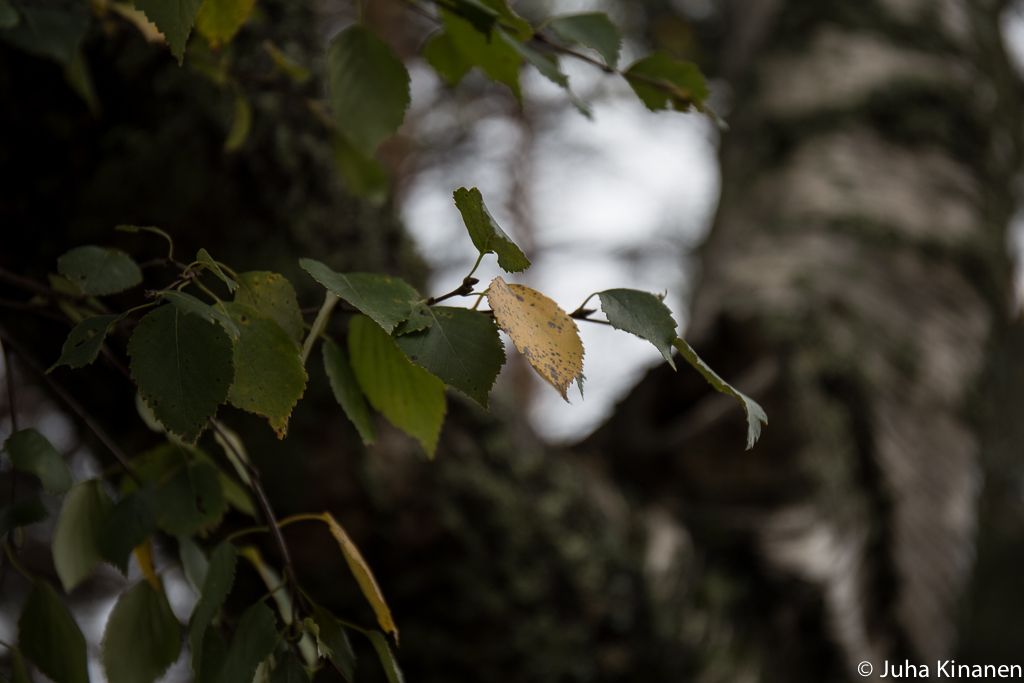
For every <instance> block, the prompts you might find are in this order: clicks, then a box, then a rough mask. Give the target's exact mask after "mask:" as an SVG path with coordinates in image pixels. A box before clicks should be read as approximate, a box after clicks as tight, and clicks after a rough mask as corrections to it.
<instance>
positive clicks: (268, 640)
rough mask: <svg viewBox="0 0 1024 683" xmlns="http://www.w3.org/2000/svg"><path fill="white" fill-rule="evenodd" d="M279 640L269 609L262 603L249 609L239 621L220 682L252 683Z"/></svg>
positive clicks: (221, 671)
mask: <svg viewBox="0 0 1024 683" xmlns="http://www.w3.org/2000/svg"><path fill="white" fill-rule="evenodd" d="M277 640H278V634H277V624H276V623H275V621H274V613H273V612H272V611H270V608H269V607H267V606H266V605H264V604H263V603H262V602H257V603H256V604H255V605H252V606H251V607H249V609H247V610H245V612H244V613H242V617H241V619H239V620H238V628H236V629H235V635H234V637H232V639H231V646H230V647H229V648H228V651H227V654H226V655H225V657H224V664H223V665H222V666H221V668H220V675H219V676H218V677H217V681H218V683H252V678H253V674H255V673H256V667H257V666H259V665H260V662H262V661H263V660H264V659H266V658H267V657H268V656H269V655H270V653H272V652H273V651H274V646H275V645H276V644H277Z"/></svg>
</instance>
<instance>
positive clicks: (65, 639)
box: [18, 494, 89, 683]
mask: <svg viewBox="0 0 1024 683" xmlns="http://www.w3.org/2000/svg"><path fill="white" fill-rule="evenodd" d="M69 495H70V494H69ZM18 643H19V644H20V645H21V651H22V652H23V653H24V655H25V656H26V657H28V658H29V660H31V661H32V663H33V664H35V665H36V667H37V668H38V669H39V670H40V671H42V672H43V673H44V674H45V675H46V676H48V677H49V678H50V679H51V680H52V681H54V683H89V671H88V668H87V661H88V660H87V658H86V654H85V637H84V636H83V635H82V631H81V629H79V628H78V624H76V623H75V619H74V617H72V616H71V612H69V611H68V608H67V606H65V605H64V602H63V601H62V600H61V599H60V596H58V595H57V591H55V590H54V589H53V587H52V586H51V585H50V584H48V583H47V582H45V581H43V580H41V579H37V580H36V581H35V582H34V583H33V585H32V592H31V593H29V596H28V600H26V601H25V606H24V608H22V612H21V618H20V619H18Z"/></svg>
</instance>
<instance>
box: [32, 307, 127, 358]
mask: <svg viewBox="0 0 1024 683" xmlns="http://www.w3.org/2000/svg"><path fill="white" fill-rule="evenodd" d="M118 317H119V316H116V315H97V316H93V317H92V318H86V319H85V320H83V321H82V322H80V323H78V324H77V325H75V326H74V327H73V328H72V329H71V332H70V333H69V334H68V338H67V339H65V340H64V346H63V347H62V348H61V350H60V358H58V359H57V362H56V363H54V364H53V365H52V366H51V367H50V369H49V370H47V372H52V371H53V370H55V369H57V368H59V367H60V366H62V365H66V366H68V367H69V368H84V367H85V366H86V365H89V364H90V363H92V362H93V361H94V360H96V358H97V357H98V356H99V355H100V349H101V348H102V347H103V340H104V339H106V338H107V334H108V333H109V332H110V329H111V328H112V327H113V326H114V323H116V322H117V319H118Z"/></svg>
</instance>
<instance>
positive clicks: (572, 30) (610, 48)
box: [547, 12, 622, 69]
mask: <svg viewBox="0 0 1024 683" xmlns="http://www.w3.org/2000/svg"><path fill="white" fill-rule="evenodd" d="M547 27H548V28H550V29H551V30H552V31H554V33H555V35H557V36H558V37H559V38H561V39H562V40H564V41H565V42H566V43H569V44H570V45H582V46H583V47H589V48H591V49H593V50H596V51H597V52H598V54H600V55H601V57H602V58H604V63H605V64H607V65H608V66H610V67H611V68H613V69H614V68H615V67H617V66H618V64H619V51H620V49H621V48H622V34H621V33H619V29H618V27H617V26H615V24H614V23H613V22H612V20H611V19H609V18H608V15H607V14H605V13H604V12H585V13H582V14H565V15H562V16H559V17H554V18H553V19H551V21H549V22H547Z"/></svg>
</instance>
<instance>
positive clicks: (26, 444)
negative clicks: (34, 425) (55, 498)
mask: <svg viewBox="0 0 1024 683" xmlns="http://www.w3.org/2000/svg"><path fill="white" fill-rule="evenodd" d="M4 450H5V451H7V454H8V455H9V456H10V457H11V464H12V465H14V469H16V470H21V471H22V472H28V473H29V474H34V475H35V476H37V477H39V481H41V482H42V484H43V488H44V489H46V490H47V491H48V492H50V493H63V492H64V491H67V490H68V489H69V488H70V487H71V470H70V469H68V465H67V463H66V462H64V458H62V457H61V455H60V453H58V452H57V449H56V448H54V447H53V444H51V443H50V441H49V439H47V438H46V437H45V436H43V435H42V434H40V433H39V432H37V431H36V430H35V429H31V428H29V429H22V430H19V431H17V432H14V433H13V434H11V435H10V436H9V437H7V441H5V442H4Z"/></svg>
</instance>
